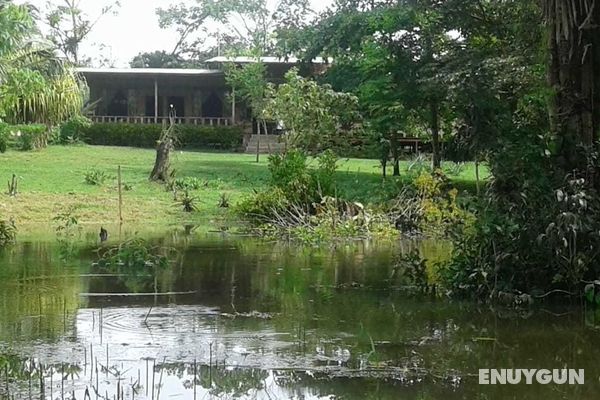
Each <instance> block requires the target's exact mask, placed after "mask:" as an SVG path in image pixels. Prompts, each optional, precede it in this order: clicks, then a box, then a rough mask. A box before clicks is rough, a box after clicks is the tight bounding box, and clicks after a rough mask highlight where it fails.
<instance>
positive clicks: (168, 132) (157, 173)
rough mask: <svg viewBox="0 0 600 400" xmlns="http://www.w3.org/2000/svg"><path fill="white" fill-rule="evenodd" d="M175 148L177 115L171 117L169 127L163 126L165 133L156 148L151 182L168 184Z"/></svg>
mask: <svg viewBox="0 0 600 400" xmlns="http://www.w3.org/2000/svg"><path fill="white" fill-rule="evenodd" d="M174 148H175V114H174V113H173V114H170V115H169V127H168V128H167V127H166V126H165V125H163V133H162V134H161V136H160V140H159V141H158V146H157V147H156V160H155V161H154V168H153V169H152V172H151V173H150V180H151V181H162V182H168V180H169V179H170V173H171V171H170V169H171V151H173V149H174Z"/></svg>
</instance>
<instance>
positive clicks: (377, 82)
mask: <svg viewBox="0 0 600 400" xmlns="http://www.w3.org/2000/svg"><path fill="white" fill-rule="evenodd" d="M443 7H444V2H439V1H433V0H432V1H430V0H411V1H409V0H405V1H381V2H372V1H367V0H359V1H356V0H341V1H338V2H336V6H335V8H333V9H330V10H328V11H327V12H325V13H323V14H322V15H321V16H320V18H319V19H318V20H317V21H316V22H315V24H314V26H313V27H312V29H309V30H303V31H299V32H296V38H295V39H294V40H292V41H291V43H294V44H295V48H294V49H293V50H295V51H303V52H304V58H305V59H306V60H311V59H313V58H314V57H315V56H317V55H324V56H331V57H333V58H334V59H335V60H336V63H339V62H340V60H341V62H342V63H345V64H350V65H353V66H354V68H357V70H358V71H359V76H358V78H357V79H353V80H351V81H352V82H357V84H356V85H355V87H354V88H352V89H350V90H352V92H354V93H355V94H357V95H358V96H359V98H361V96H366V97H363V98H361V101H360V104H361V106H362V108H363V111H364V115H365V118H366V122H367V124H368V125H369V126H371V127H372V128H373V129H376V130H377V133H378V135H374V136H378V137H380V138H381V139H382V140H380V142H381V143H382V144H383V145H384V146H388V147H389V148H390V150H391V151H392V153H393V154H394V159H395V165H396V170H395V174H398V172H399V170H398V167H397V166H398V163H397V159H398V156H399V154H398V151H397V149H398V146H397V145H396V142H398V141H397V137H398V135H399V134H400V133H402V132H404V133H412V134H416V133H417V132H421V131H424V130H427V131H428V132H429V134H430V137H431V142H432V148H433V149H432V150H433V166H434V168H438V167H439V166H440V161H441V148H440V144H439V143H440V133H441V131H442V129H443V128H444V127H445V125H446V124H447V122H446V118H445V117H446V114H447V102H446V95H447V94H446V87H445V86H444V82H443V80H441V79H440V78H441V76H442V75H441V73H440V71H441V70H442V67H443V65H444V63H446V62H447V61H446V55H447V53H448V47H449V45H450V43H451V42H452V41H453V39H452V38H451V37H450V35H449V31H450V28H449V27H448V26H447V24H446V22H447V20H446V19H444V14H443V10H444V8H443ZM334 68H335V67H334ZM346 70H348V68H346ZM336 89H340V88H338V87H336ZM343 89H344V90H348V88H343ZM408 128H411V129H413V128H418V129H417V132H414V131H413V132H407V129H408Z"/></svg>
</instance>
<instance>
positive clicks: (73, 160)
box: [0, 145, 485, 225]
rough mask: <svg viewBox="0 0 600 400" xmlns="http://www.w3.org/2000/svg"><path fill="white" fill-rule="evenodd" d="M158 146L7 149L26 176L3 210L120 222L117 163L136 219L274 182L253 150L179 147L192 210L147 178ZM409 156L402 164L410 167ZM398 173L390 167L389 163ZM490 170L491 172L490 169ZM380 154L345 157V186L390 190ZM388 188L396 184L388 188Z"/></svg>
mask: <svg viewBox="0 0 600 400" xmlns="http://www.w3.org/2000/svg"><path fill="white" fill-rule="evenodd" d="M155 154H156V153H155V151H154V150H147V149H134V148H126V147H104V146H83V145H82V146H51V147H49V148H47V149H44V150H41V151H35V152H18V151H8V152H7V153H5V154H1V155H0V182H2V181H4V182H6V181H8V180H9V179H10V177H11V176H12V174H16V175H17V176H18V177H19V178H20V181H19V195H18V196H17V197H14V198H13V197H9V196H7V195H6V193H5V192H4V190H3V191H2V194H0V216H1V217H2V218H9V217H12V218H13V219H14V220H15V221H16V222H17V224H18V225H28V224H50V223H52V218H53V217H54V216H55V215H56V214H57V213H58V212H60V211H63V210H65V209H67V208H69V207H75V208H76V211H75V214H76V215H77V216H78V218H79V220H80V222H81V223H85V224H111V223H117V222H118V193H117V184H116V175H117V168H118V166H119V165H120V166H121V168H122V178H123V183H124V184H127V185H130V186H131V187H132V190H130V191H124V192H123V193H124V195H123V216H124V220H125V222H126V223H130V224H144V225H146V224H162V225H164V224H182V223H196V222H200V221H206V220H221V219H223V218H227V216H228V215H229V213H228V211H227V209H222V208H219V207H218V206H217V204H218V200H219V197H220V196H221V194H222V193H227V194H228V195H229V196H230V198H231V203H232V204H235V203H236V202H237V201H239V199H240V198H241V197H242V196H244V195H247V194H250V193H252V191H253V190H260V189H262V188H264V187H265V186H266V185H267V183H268V178H269V171H268V169H267V156H266V155H265V156H262V157H261V158H262V159H261V162H260V163H256V162H255V156H254V155H246V154H237V153H208V152H192V151H186V152H179V151H177V152H176V153H174V154H173V157H172V165H173V167H174V168H175V170H176V171H177V177H179V178H182V177H188V176H190V177H197V178H198V179H200V180H202V181H203V182H204V187H202V188H201V189H199V190H197V191H195V192H194V194H193V195H194V196H195V197H196V198H197V199H198V207H199V211H198V212H194V213H185V212H183V211H182V208H181V206H179V205H178V204H176V203H175V202H174V200H173V195H172V193H169V192H167V191H166V190H165V188H164V186H162V185H160V184H156V183H152V182H149V181H148V175H149V173H150V170H151V169H152V166H153V163H154V158H155ZM408 165H409V163H408V162H405V163H403V165H402V172H403V173H404V172H405V171H406V169H407V168H408ZM91 168H97V169H99V170H103V171H105V172H107V173H108V174H110V175H112V176H113V177H114V179H109V180H108V181H107V182H106V184H104V185H102V186H94V185H90V184H87V183H85V179H84V176H85V172H86V171H88V170H89V169H91ZM390 173H391V169H390ZM484 174H485V172H484ZM453 179H455V180H456V182H457V183H459V184H461V185H463V186H464V187H469V186H473V184H474V171H473V167H472V165H467V166H466V168H464V170H462V171H460V173H459V174H458V175H456V176H454V177H453ZM393 185H396V184H395V183H394V180H393V179H388V180H387V182H386V183H385V184H383V180H382V178H381V170H380V167H379V162H378V161H377V160H359V159H341V160H340V162H339V176H338V192H339V193H340V195H342V196H344V197H346V198H348V199H350V200H357V201H362V202H365V203H369V202H377V201H379V200H380V199H381V198H382V197H384V193H385V190H383V189H384V188H385V187H386V186H387V187H388V188H389V187H391V186H393ZM388 192H389V190H388Z"/></svg>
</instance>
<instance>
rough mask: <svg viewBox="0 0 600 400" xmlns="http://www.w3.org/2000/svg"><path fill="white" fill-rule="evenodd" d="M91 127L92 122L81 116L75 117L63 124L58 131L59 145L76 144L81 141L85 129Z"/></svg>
mask: <svg viewBox="0 0 600 400" xmlns="http://www.w3.org/2000/svg"><path fill="white" fill-rule="evenodd" d="M91 126H92V121H91V120H90V119H89V118H86V117H84V116H82V115H76V116H74V117H72V118H71V119H69V120H68V121H66V122H64V123H63V124H62V125H61V126H60V130H59V138H58V141H59V143H63V144H66V143H77V142H80V141H82V140H83V135H84V133H85V131H86V129H89V128H90V127H91Z"/></svg>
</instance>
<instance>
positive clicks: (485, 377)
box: [479, 369, 490, 385]
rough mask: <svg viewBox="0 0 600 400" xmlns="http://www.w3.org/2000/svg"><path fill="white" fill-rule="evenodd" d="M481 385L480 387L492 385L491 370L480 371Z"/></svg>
mask: <svg viewBox="0 0 600 400" xmlns="http://www.w3.org/2000/svg"><path fill="white" fill-rule="evenodd" d="M479 384H480V385H489V384H490V370H489V369H480V370H479Z"/></svg>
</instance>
